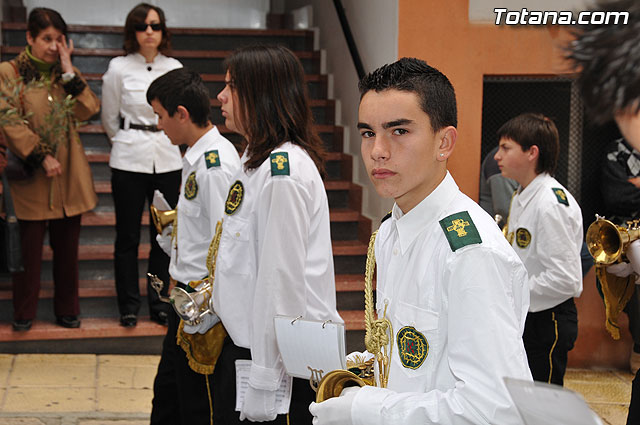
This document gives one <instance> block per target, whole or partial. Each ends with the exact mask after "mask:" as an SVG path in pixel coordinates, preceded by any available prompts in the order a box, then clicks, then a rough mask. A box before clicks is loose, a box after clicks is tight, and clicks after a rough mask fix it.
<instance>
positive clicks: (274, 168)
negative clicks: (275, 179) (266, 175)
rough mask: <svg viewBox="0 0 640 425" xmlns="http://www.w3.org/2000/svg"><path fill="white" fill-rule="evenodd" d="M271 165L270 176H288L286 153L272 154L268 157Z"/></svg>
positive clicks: (287, 155)
mask: <svg viewBox="0 0 640 425" xmlns="http://www.w3.org/2000/svg"><path fill="white" fill-rule="evenodd" d="M269 162H270V163H271V175H272V176H288V175H289V174H290V170H289V154H288V153H287V152H273V153H272V154H271V155H269Z"/></svg>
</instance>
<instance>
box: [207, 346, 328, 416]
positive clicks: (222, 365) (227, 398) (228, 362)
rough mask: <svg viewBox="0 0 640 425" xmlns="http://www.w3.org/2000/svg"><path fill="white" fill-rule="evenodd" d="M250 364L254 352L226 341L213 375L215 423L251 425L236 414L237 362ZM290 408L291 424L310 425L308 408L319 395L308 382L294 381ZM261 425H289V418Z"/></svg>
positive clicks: (303, 380) (295, 379)
mask: <svg viewBox="0 0 640 425" xmlns="http://www.w3.org/2000/svg"><path fill="white" fill-rule="evenodd" d="M239 359H243V360H250V359H251V352H250V351H249V350H247V349H246V348H241V347H238V346H237V345H235V344H234V343H233V341H232V340H231V338H230V337H227V338H226V340H225V342H224V347H223V348H222V353H221V354H220V357H219V358H218V362H217V363H216V369H215V370H214V371H213V375H212V380H211V381H212V383H213V406H214V407H213V423H214V424H224V425H234V424H239V425H247V424H250V423H252V422H249V421H248V420H245V421H243V422H240V412H236V410H235V406H236V366H235V361H236V360H239ZM291 391H292V394H291V404H290V406H289V424H291V425H307V424H308V425H310V424H311V421H312V420H313V416H311V413H309V404H311V402H312V401H315V399H316V393H315V392H314V391H313V390H312V389H311V386H310V385H309V381H307V380H305V379H298V378H293V386H292V389H291ZM260 423H261V424H278V425H287V416H286V415H278V416H277V417H276V419H275V420H273V421H271V422H260Z"/></svg>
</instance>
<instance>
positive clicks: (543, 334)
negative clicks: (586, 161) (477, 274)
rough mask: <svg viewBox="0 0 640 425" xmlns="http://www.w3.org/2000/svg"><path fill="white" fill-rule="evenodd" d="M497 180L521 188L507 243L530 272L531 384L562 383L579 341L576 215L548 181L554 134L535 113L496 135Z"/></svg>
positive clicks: (527, 337) (567, 197)
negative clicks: (509, 180) (503, 179)
mask: <svg viewBox="0 0 640 425" xmlns="http://www.w3.org/2000/svg"><path fill="white" fill-rule="evenodd" d="M498 139H499V141H500V142H499V145H500V147H499V149H498V152H497V153H496V155H495V159H496V161H498V166H499V167H500V169H501V170H502V175H503V176H505V177H509V178H512V179H514V180H515V181H517V182H518V184H519V185H520V186H519V187H518V190H517V191H516V193H515V194H514V196H513V198H512V200H511V209H510V212H509V218H508V221H507V227H508V232H507V240H508V241H509V243H511V244H512V245H513V249H515V251H516V252H517V253H518V255H519V256H520V258H521V259H522V262H523V263H524V265H525V267H526V268H527V272H528V274H529V290H530V291H531V305H530V307H529V314H528V315H527V322H526V326H525V330H524V345H525V348H526V349H527V357H528V359H529V367H530V368H531V373H532V375H533V379H535V380H536V381H543V382H548V383H553V384H558V385H562V384H563V382H564V372H565V370H566V367H567V355H568V352H569V350H571V349H572V348H573V344H574V342H575V340H576V338H577V336H578V318H577V311H576V305H575V303H574V301H573V297H579V296H580V294H581V293H582V269H581V262H580V249H581V247H582V234H583V230H582V211H581V209H580V206H579V205H578V203H577V202H576V200H575V199H574V198H573V196H571V194H570V193H569V191H568V190H567V189H565V188H564V187H563V186H562V185H561V184H560V183H559V182H558V181H557V180H556V179H554V178H553V177H552V174H553V172H554V171H555V168H556V163H557V161H558V144H559V141H558V130H557V129H556V126H555V124H554V123H553V121H551V120H550V119H549V118H547V117H545V116H543V115H541V114H532V113H528V114H522V115H519V116H517V117H515V118H513V119H511V120H509V121H507V122H506V123H505V124H503V125H502V127H500V129H499V130H498Z"/></svg>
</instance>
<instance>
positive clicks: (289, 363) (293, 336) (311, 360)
mask: <svg viewBox="0 0 640 425" xmlns="http://www.w3.org/2000/svg"><path fill="white" fill-rule="evenodd" d="M274 321H275V328H276V339H277V341H278V349H279V350H280V356H281V357H282V362H283V364H284V367H285V369H286V371H287V374H288V375H289V376H293V377H296V378H302V379H309V378H310V377H311V371H310V370H309V367H311V368H313V369H316V370H322V371H323V373H324V374H326V373H328V372H330V371H332V370H335V369H344V368H345V367H346V353H345V342H344V340H345V333H344V324H343V323H333V322H331V321H328V322H321V321H316V320H305V319H297V318H295V317H287V316H276V317H275V319H274Z"/></svg>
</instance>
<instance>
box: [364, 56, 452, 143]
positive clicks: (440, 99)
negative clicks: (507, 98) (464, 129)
mask: <svg viewBox="0 0 640 425" xmlns="http://www.w3.org/2000/svg"><path fill="white" fill-rule="evenodd" d="M358 88H359V89H360V99H362V97H363V96H364V95H365V94H366V93H367V92H368V91H371V90H373V91H376V92H381V91H384V90H391V89H393V90H400V91H406V92H411V93H415V94H417V95H418V98H419V99H420V107H421V108H422V110H423V111H424V113H425V114H427V115H429V120H430V121H431V127H432V130H433V131H438V130H440V129H442V128H444V127H447V126H450V125H451V126H453V127H457V125H458V112H457V107H456V93H455V91H454V89H453V86H452V85H451V82H450V81H449V79H448V78H447V77H446V76H445V75H444V74H443V73H442V72H440V71H438V70H437V69H435V68H433V67H431V66H429V65H427V63H426V62H425V61H423V60H420V59H416V58H402V59H400V60H398V61H396V62H394V63H390V64H387V65H384V66H382V67H380V68H378V69H376V70H375V71H373V72H371V73H370V74H367V75H366V76H364V77H363V78H362V79H361V80H360V82H359V83H358Z"/></svg>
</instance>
